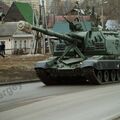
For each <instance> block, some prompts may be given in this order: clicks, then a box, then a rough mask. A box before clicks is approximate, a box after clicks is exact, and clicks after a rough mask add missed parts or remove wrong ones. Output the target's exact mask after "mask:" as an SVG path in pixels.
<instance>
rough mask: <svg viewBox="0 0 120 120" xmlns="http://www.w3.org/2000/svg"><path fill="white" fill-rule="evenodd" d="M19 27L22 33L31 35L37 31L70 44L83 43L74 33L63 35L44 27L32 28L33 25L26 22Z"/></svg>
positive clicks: (22, 22)
mask: <svg viewBox="0 0 120 120" xmlns="http://www.w3.org/2000/svg"><path fill="white" fill-rule="evenodd" d="M17 27H18V29H19V30H20V31H24V32H27V33H31V32H32V30H35V31H39V32H41V33H43V34H45V35H49V36H54V37H57V38H59V39H62V40H65V41H68V42H70V43H73V42H74V41H77V42H79V43H81V40H80V39H77V38H75V36H74V35H73V34H72V33H71V34H70V33H69V34H61V33H57V32H54V31H51V30H47V29H44V28H42V27H36V26H32V25H31V24H29V23H27V22H24V21H20V22H18V24H17ZM72 36H73V37H72ZM79 38H81V37H80V36H79Z"/></svg>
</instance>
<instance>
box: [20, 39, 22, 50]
mask: <svg viewBox="0 0 120 120" xmlns="http://www.w3.org/2000/svg"><path fill="white" fill-rule="evenodd" d="M20 49H22V41H21V40H20Z"/></svg>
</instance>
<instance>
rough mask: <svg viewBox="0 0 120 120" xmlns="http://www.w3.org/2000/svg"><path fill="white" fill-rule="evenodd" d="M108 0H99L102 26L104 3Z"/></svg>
mask: <svg viewBox="0 0 120 120" xmlns="http://www.w3.org/2000/svg"><path fill="white" fill-rule="evenodd" d="M107 3H108V1H105V0H101V23H102V27H103V28H104V4H107Z"/></svg>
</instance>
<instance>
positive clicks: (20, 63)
mask: <svg viewBox="0 0 120 120" xmlns="http://www.w3.org/2000/svg"><path fill="white" fill-rule="evenodd" d="M47 58H48V55H22V56H14V55H13V56H6V57H5V58H2V57H1V56H0V84H3V83H8V82H23V81H31V80H32V81H33V80H39V78H38V77H37V76H36V73H35V70H34V64H35V63H36V62H37V61H42V60H45V59H47Z"/></svg>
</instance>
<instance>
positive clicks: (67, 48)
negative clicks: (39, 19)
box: [18, 21, 120, 85]
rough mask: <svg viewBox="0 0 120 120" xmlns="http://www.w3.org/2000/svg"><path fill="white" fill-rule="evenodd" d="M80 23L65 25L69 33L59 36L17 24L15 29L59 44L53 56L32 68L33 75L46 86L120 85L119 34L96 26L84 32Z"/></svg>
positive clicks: (48, 31)
mask: <svg viewBox="0 0 120 120" xmlns="http://www.w3.org/2000/svg"><path fill="white" fill-rule="evenodd" d="M83 24H84V23H83ZM83 24H81V22H76V21H75V22H69V25H70V30H71V32H69V33H67V34H61V33H57V32H53V31H50V30H47V29H44V28H40V27H36V26H31V25H30V24H28V23H26V22H23V21H21V22H19V23H18V28H19V30H22V31H26V32H30V31H31V30H35V31H39V32H41V33H43V34H45V35H49V36H53V37H56V38H57V39H58V41H59V42H58V43H59V44H55V46H56V47H55V49H54V51H55V52H54V54H53V56H52V57H50V58H49V59H47V60H44V61H39V62H37V63H36V65H35V70H36V73H37V75H38V76H39V78H40V80H41V81H42V82H43V83H45V84H46V85H60V84H79V83H81V82H82V81H87V82H89V83H91V84H107V83H114V82H120V34H119V32H115V31H102V30H100V29H99V28H98V27H92V28H91V29H90V30H85V29H83V27H82V26H83ZM57 53H58V54H57Z"/></svg>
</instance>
